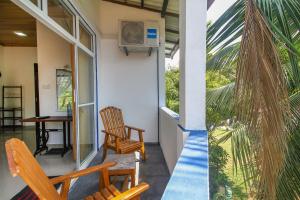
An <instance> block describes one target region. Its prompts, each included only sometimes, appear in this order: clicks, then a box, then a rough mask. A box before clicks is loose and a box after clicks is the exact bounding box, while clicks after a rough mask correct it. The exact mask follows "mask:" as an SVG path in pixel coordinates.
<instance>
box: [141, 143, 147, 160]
mask: <svg viewBox="0 0 300 200" xmlns="http://www.w3.org/2000/svg"><path fill="white" fill-rule="evenodd" d="M141 155H142V159H143V161H146V152H145V145H144V143H143V145H142V148H141Z"/></svg>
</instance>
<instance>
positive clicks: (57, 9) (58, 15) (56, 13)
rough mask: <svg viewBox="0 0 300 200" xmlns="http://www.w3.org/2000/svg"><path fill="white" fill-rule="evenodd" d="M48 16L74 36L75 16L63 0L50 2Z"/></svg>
mask: <svg viewBox="0 0 300 200" xmlns="http://www.w3.org/2000/svg"><path fill="white" fill-rule="evenodd" d="M48 16H49V17H51V18H52V19H53V20H54V21H55V22H56V23H58V24H59V25H60V26H61V27H63V28H64V29H65V30H66V31H68V32H69V33H70V34H71V35H74V30H73V29H74V15H73V14H72V12H71V11H70V10H69V9H68V8H67V7H66V6H65V5H64V3H63V2H62V0H48Z"/></svg>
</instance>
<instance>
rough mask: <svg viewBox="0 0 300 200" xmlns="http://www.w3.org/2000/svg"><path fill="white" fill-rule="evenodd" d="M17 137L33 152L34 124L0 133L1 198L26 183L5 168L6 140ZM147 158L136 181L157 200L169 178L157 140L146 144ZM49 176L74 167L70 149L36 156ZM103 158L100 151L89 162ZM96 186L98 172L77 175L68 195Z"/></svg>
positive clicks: (150, 198) (78, 196)
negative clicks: (144, 183)
mask: <svg viewBox="0 0 300 200" xmlns="http://www.w3.org/2000/svg"><path fill="white" fill-rule="evenodd" d="M12 137H16V138H19V139H21V140H23V141H25V143H26V144H27V145H28V146H29V148H30V150H31V151H32V152H33V151H34V148H35V132H34V127H30V128H24V129H23V130H17V131H15V132H12V131H6V132H5V133H3V132H1V133H0V200H8V199H10V198H11V197H13V196H14V195H15V194H16V193H18V192H19V191H20V190H21V189H23V188H24V187H25V183H24V182H23V181H22V180H21V179H20V178H18V177H16V178H13V177H12V176H11V175H10V173H9V170H8V168H7V160H6V155H5V145H4V144H5V141H6V140H8V139H10V138H12ZM146 153H147V161H146V162H141V163H140V166H139V168H140V170H139V182H147V183H149V184H150V189H149V190H148V191H147V192H145V193H144V194H143V195H142V199H143V200H158V199H160V198H161V196H162V194H163V192H164V189H165V187H166V184H167V183H168V180H169V177H170V175H169V171H168V168H167V165H166V162H165V159H164V156H163V154H162V151H161V148H160V146H159V145H156V144H147V145H146ZM37 160H38V162H39V163H40V164H41V166H42V167H43V169H44V170H45V172H46V174H47V175H48V176H56V175H62V174H66V173H67V172H70V171H73V170H74V169H75V162H74V161H73V160H72V154H71V152H69V153H67V154H66V155H65V156H64V157H63V158H61V157H60V156H59V155H52V156H50V155H49V156H45V155H43V156H37ZM101 160H102V157H101V153H100V152H99V153H98V154H97V156H96V157H95V159H94V160H93V162H92V165H97V164H100V163H101ZM97 189H98V174H92V175H90V176H86V177H82V178H80V179H79V180H78V181H77V182H76V183H75V185H74V186H73V187H72V188H71V192H70V199H74V200H75V199H76V200H77V199H82V198H83V197H84V196H86V195H87V194H91V193H94V192H95V191H97Z"/></svg>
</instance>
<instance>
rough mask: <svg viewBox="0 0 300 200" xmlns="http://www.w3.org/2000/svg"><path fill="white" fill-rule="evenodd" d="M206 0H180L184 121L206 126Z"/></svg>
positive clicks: (201, 127) (192, 126)
mask: <svg viewBox="0 0 300 200" xmlns="http://www.w3.org/2000/svg"><path fill="white" fill-rule="evenodd" d="M206 9H207V1H206V0H180V20H179V23H180V44H179V45H180V109H179V110H180V111H179V113H180V125H181V126H182V127H183V128H185V129H189V130H206V125H205V110H206V108H205V91H206V85H205V71H206V66H205V65H206V29H207V28H206V27H207V26H206V12H207V10H206Z"/></svg>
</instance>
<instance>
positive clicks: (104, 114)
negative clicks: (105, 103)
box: [100, 106, 146, 160]
mask: <svg viewBox="0 0 300 200" xmlns="http://www.w3.org/2000/svg"><path fill="white" fill-rule="evenodd" d="M100 115H101V118H102V122H103V125H104V129H105V130H102V132H103V133H105V140H104V145H103V159H105V157H106V154H107V149H112V150H114V151H116V152H117V153H120V154H123V153H131V152H134V151H139V152H140V153H141V155H142V158H143V160H146V153H145V145H144V139H143V132H145V131H144V130H143V129H140V128H135V127H132V126H126V125H125V124H124V120H123V115H122V111H121V109H119V108H116V107H113V106H110V107H106V108H104V109H102V110H101V111H100ZM132 130H135V131H136V132H137V133H138V134H139V141H135V140H131V139H130V138H131V131H132Z"/></svg>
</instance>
